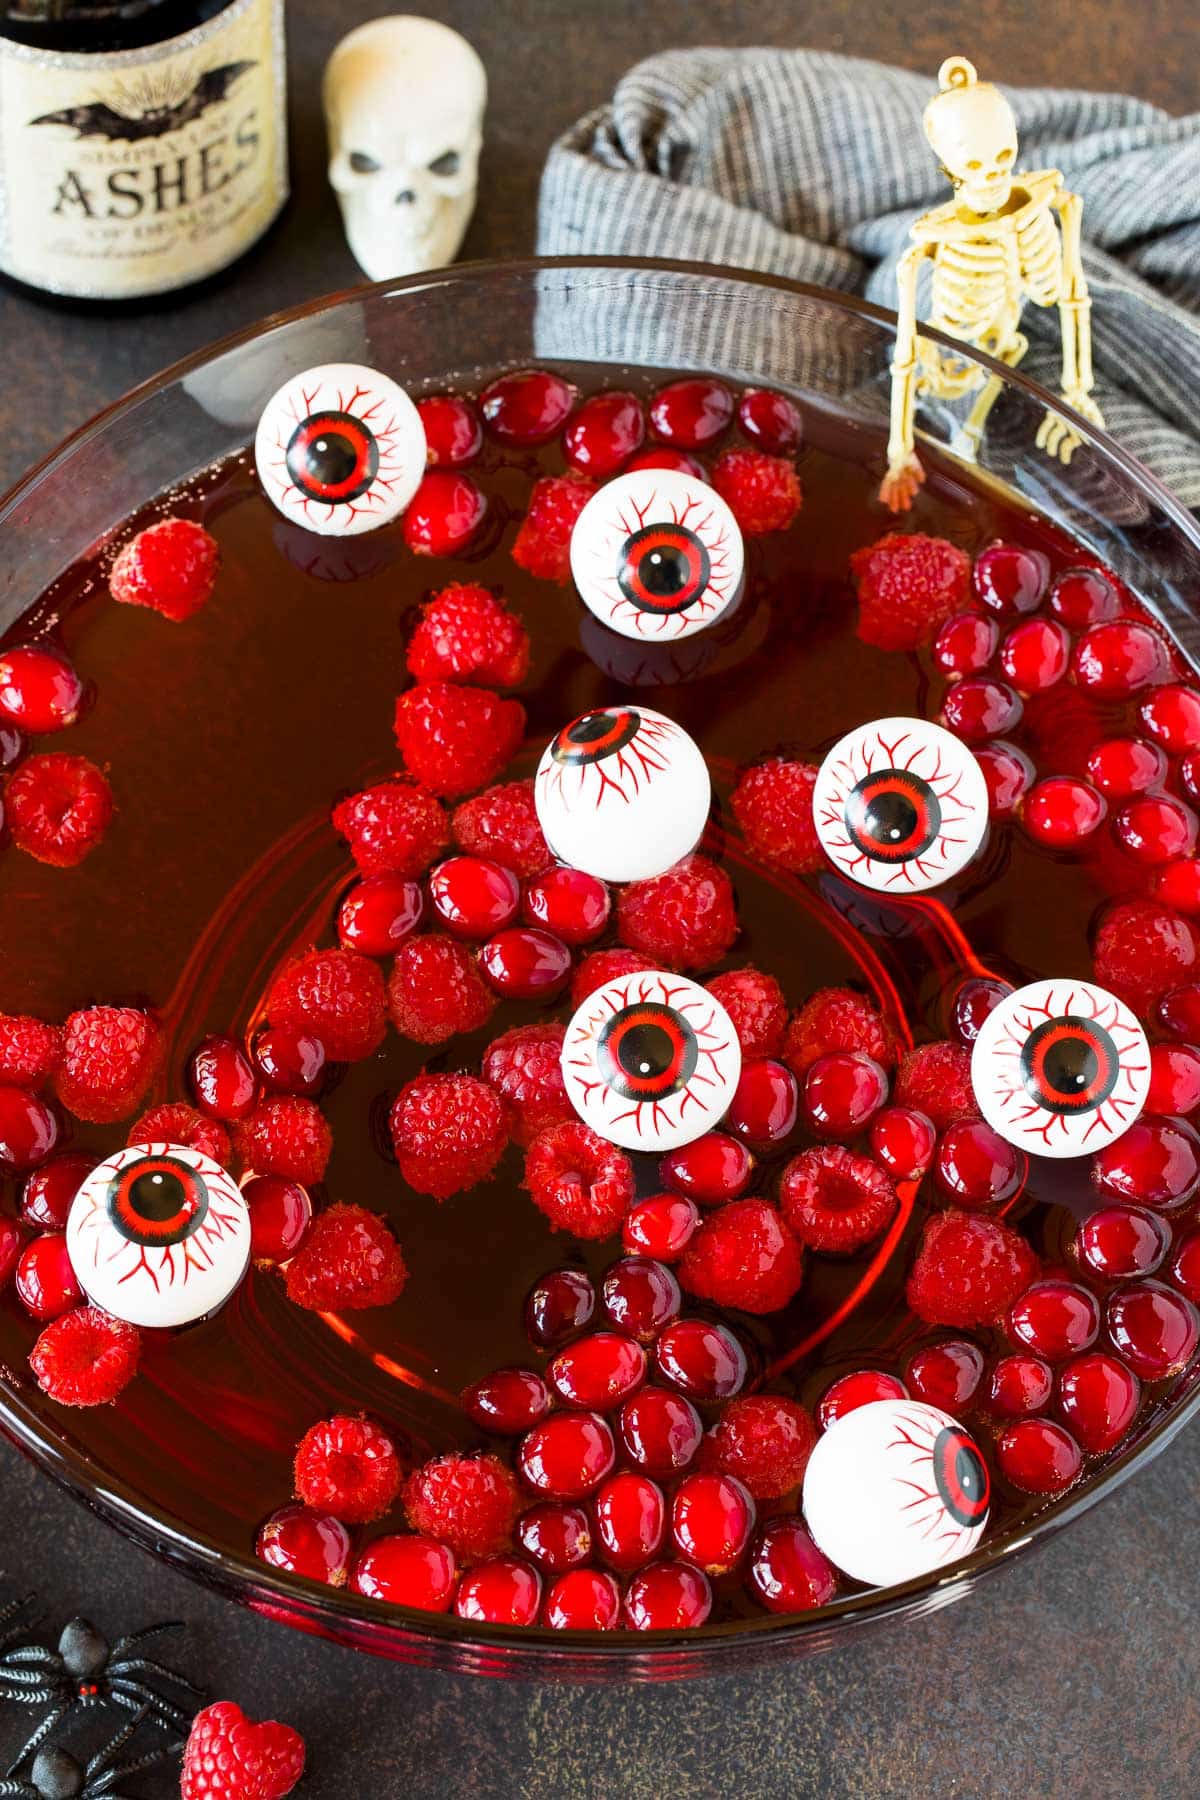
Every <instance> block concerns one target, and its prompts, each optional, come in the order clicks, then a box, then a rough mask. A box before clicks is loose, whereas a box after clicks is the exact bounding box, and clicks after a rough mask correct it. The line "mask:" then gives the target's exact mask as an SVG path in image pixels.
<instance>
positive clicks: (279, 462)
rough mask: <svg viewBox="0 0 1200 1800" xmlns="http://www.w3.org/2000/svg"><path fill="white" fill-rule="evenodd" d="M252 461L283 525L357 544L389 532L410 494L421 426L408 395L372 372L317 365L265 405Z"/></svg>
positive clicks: (419, 470) (421, 454)
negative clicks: (381, 529)
mask: <svg viewBox="0 0 1200 1800" xmlns="http://www.w3.org/2000/svg"><path fill="white" fill-rule="evenodd" d="M254 460H255V463H256V464H257V467H258V478H259V480H260V481H261V482H262V484H263V488H264V490H265V492H266V495H267V498H268V499H269V500H270V501H271V502H272V504H273V505H275V506H276V507H278V509H279V511H280V512H281V513H282V514H283V516H284V518H285V519H291V520H292V521H293V523H294V524H296V525H302V526H303V527H304V529H305V530H306V531H315V532H317V533H318V534H319V535H320V536H321V537H357V536H358V535H359V533H360V532H364V531H374V530H375V529H376V528H377V527H378V526H380V525H387V524H388V523H389V522H390V521H391V520H392V519H394V518H396V517H397V516H398V515H399V514H400V513H402V512H403V511H404V509H405V507H406V506H407V505H408V503H409V501H410V500H411V499H412V497H413V495H414V494H415V493H416V491H417V487H418V485H419V483H420V480H421V477H422V476H423V475H424V473H425V460H426V459H425V427H424V426H423V425H422V423H421V415H420V413H419V412H418V411H417V409H416V407H415V406H414V405H413V403H412V401H411V400H410V399H409V397H408V395H407V394H406V393H405V391H404V389H403V388H402V387H398V386H397V385H396V383H395V382H394V381H392V380H391V379H390V377H389V376H387V375H381V374H380V373H379V371H378V369H366V368H363V367H362V366H361V364H359V363H322V364H321V365H320V367H318V368H315V369H305V371H304V373H303V374H302V375H295V376H293V377H292V379H291V381H287V382H285V383H284V385H283V386H282V387H281V388H280V389H279V391H278V393H276V394H273V395H272V397H271V399H270V400H268V402H267V404H266V406H265V407H264V408H263V412H262V416H261V418H260V419H259V421H258V434H257V436H256V437H255V440H254Z"/></svg>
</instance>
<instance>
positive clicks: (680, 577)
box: [638, 544, 688, 600]
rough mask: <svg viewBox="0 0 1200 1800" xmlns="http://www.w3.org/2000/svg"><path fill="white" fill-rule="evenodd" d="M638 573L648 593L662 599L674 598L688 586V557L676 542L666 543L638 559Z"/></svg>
mask: <svg viewBox="0 0 1200 1800" xmlns="http://www.w3.org/2000/svg"><path fill="white" fill-rule="evenodd" d="M638 575H639V576H640V578H641V583H642V586H643V587H644V588H645V590H646V592H647V593H648V594H654V595H656V596H657V597H658V598H659V599H661V600H673V599H674V598H675V596H676V594H678V593H681V592H682V591H683V589H684V588H685V587H686V586H687V582H688V565H687V558H686V557H684V556H682V555H681V554H680V552H679V551H678V549H676V547H675V545H674V544H670V545H667V544H664V545H662V546H660V548H659V549H657V550H647V551H646V553H645V555H644V556H641V557H640V558H639V559H638Z"/></svg>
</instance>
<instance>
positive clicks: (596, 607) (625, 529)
mask: <svg viewBox="0 0 1200 1800" xmlns="http://www.w3.org/2000/svg"><path fill="white" fill-rule="evenodd" d="M743 567H744V554H743V549H742V534H741V531H740V530H739V528H738V523H737V520H736V519H735V518H734V516H733V514H732V513H731V512H730V510H729V508H728V506H726V504H725V502H724V501H723V500H722V498H721V496H720V495H719V494H718V493H717V492H716V491H715V490H714V489H713V488H711V487H709V485H708V483H707V482H706V481H697V480H696V478H695V477H694V476H692V475H681V474H677V473H676V471H675V470H673V469H634V470H631V471H630V473H629V474H628V475H618V476H616V478H615V479H614V480H612V481H607V482H605V484H604V486H603V487H602V488H601V489H600V491H599V492H598V493H596V494H593V495H592V498H591V499H590V500H589V501H588V503H587V505H586V506H585V507H584V509H583V511H582V512H581V513H580V515H579V517H578V519H577V520H576V522H575V529H574V530H573V531H572V533H571V574H572V576H573V577H574V581H575V586H576V587H577V588H578V589H579V597H580V599H581V600H582V601H583V603H584V605H585V606H586V607H587V609H588V611H589V612H591V613H594V614H595V616H596V617H597V618H598V619H599V620H600V621H601V623H602V624H605V625H607V626H608V627H609V628H610V629H611V630H612V631H615V632H617V633H619V635H620V636H621V637H627V638H640V639H641V640H642V641H643V642H652V643H669V642H673V641H674V640H676V639H677V638H685V637H691V636H692V635H693V633H695V632H697V631H704V630H705V629H706V628H707V627H708V626H709V625H712V624H715V622H716V621H717V620H718V619H719V618H720V617H721V615H722V613H725V612H728V610H729V608H730V607H731V606H732V605H733V603H734V601H735V600H736V599H737V598H738V595H739V593H740V591H741V585H742V571H743Z"/></svg>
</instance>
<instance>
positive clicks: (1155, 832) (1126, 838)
mask: <svg viewBox="0 0 1200 1800" xmlns="http://www.w3.org/2000/svg"><path fill="white" fill-rule="evenodd" d="M1113 830H1114V831H1115V833H1116V836H1117V841H1118V843H1119V844H1120V845H1121V847H1122V849H1123V850H1124V851H1125V852H1126V854H1127V855H1128V856H1132V857H1133V858H1134V859H1135V860H1136V861H1137V862H1140V863H1143V864H1145V865H1146V866H1148V867H1151V868H1153V867H1156V866H1157V865H1158V864H1159V863H1165V862H1171V861H1172V860H1173V859H1174V858H1175V857H1177V856H1187V855H1189V854H1190V852H1191V851H1192V849H1193V847H1194V845H1195V842H1196V815H1195V813H1194V812H1193V811H1192V809H1191V807H1190V806H1184V804H1183V802H1182V801H1181V800H1172V799H1170V798H1169V796H1168V795H1166V794H1150V795H1147V796H1145V797H1144V798H1143V799H1140V800H1131V801H1130V802H1129V804H1128V805H1127V806H1123V807H1122V808H1121V810H1120V812H1119V813H1118V814H1117V816H1116V818H1115V819H1114V820H1113Z"/></svg>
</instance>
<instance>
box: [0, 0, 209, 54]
mask: <svg viewBox="0 0 1200 1800" xmlns="http://www.w3.org/2000/svg"><path fill="white" fill-rule="evenodd" d="M231 4H232V0H0V37H6V38H11V39H13V40H14V41H15V42H16V43H19V44H29V45H31V46H32V47H33V48H34V49H39V50H46V51H48V52H50V51H63V50H68V51H84V52H89V51H93V52H94V51H103V50H136V49H140V48H142V47H143V46H145V45H147V44H158V43H162V42H163V40H164V39H166V38H172V37H178V36H179V34H180V33H181V32H184V31H191V30H192V29H193V28H194V27H195V26H197V25H202V24H203V23H204V22H205V20H207V19H211V18H214V17H215V16H216V14H217V13H220V12H224V10H225V8H226V7H227V6H229V5H231Z"/></svg>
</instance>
